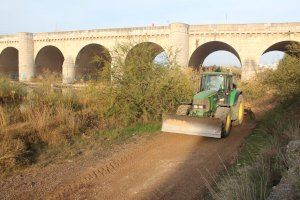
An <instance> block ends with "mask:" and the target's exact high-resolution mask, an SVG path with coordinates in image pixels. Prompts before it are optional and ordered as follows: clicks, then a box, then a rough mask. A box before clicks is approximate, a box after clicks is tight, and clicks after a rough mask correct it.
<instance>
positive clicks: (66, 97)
mask: <svg viewBox="0 0 300 200" xmlns="http://www.w3.org/2000/svg"><path fill="white" fill-rule="evenodd" d="M132 47H133V45H132V44H123V45H120V46H119V47H118V48H116V50H115V58H116V59H115V60H116V63H113V66H114V68H113V69H112V70H108V69H103V70H101V71H100V72H99V73H100V78H99V79H98V80H95V81H90V82H88V84H87V86H86V87H83V88H79V89H72V88H57V87H55V86H54V85H53V84H52V81H53V80H54V79H49V80H45V81H43V82H42V83H40V84H38V85H35V86H34V87H27V88H25V87H24V86H22V85H20V84H19V83H16V82H14V83H11V82H9V81H8V80H7V79H0V99H3V101H2V102H4V101H5V102H9V101H13V102H12V104H8V103H5V104H4V103H2V105H0V167H1V171H2V172H6V171H9V170H11V169H14V168H16V167H20V166H24V165H25V166H26V165H28V164H32V163H36V162H38V161H39V158H46V157H48V158H49V159H50V158H51V159H54V158H53V157H55V156H53V155H48V156H44V155H45V154H47V152H52V154H54V155H58V154H63V153H65V152H68V151H71V152H70V153H69V154H70V155H74V154H76V153H74V151H75V152H76V151H78V149H77V150H73V149H72V147H73V146H74V148H80V147H78V146H76V145H77V144H80V143H82V144H84V145H85V146H94V145H91V144H87V143H98V145H99V146H101V145H102V143H103V145H105V143H108V140H106V139H105V138H110V139H112V140H120V139H123V140H125V139H128V138H129V137H132V136H133V135H134V134H131V133H132V132H139V131H138V130H144V129H143V128H141V126H145V127H147V124H153V123H154V124H155V123H156V122H157V121H159V122H160V120H161V115H162V113H163V112H172V111H174V110H175V109H176V107H177V105H178V104H180V102H181V101H184V100H185V99H187V98H190V97H191V95H192V93H193V84H192V82H191V81H190V79H189V78H188V76H187V75H185V74H184V73H183V71H181V70H180V69H179V67H178V66H177V65H176V63H175V62H174V61H173V60H172V59H170V60H169V63H168V64H164V65H163V66H162V65H159V64H157V63H155V62H153V53H152V52H151V51H149V49H148V47H147V48H141V49H139V50H138V51H136V52H135V51H133V52H131V56H132V57H131V59H129V60H128V59H127V60H125V59H124V58H125V56H124V55H125V53H127V51H128V50H129V49H131V48H132ZM95 60H96V61H97V59H95V58H94V61H95ZM104 67H105V66H104ZM109 76H110V78H109ZM110 79H111V80H110ZM12 91H15V92H14V93H13V94H12ZM1 92H2V93H1ZM17 100H18V102H17V103H16V101H17ZM0 103H1V102H0ZM135 125H138V128H137V129H138V130H136V129H135V128H133V129H134V130H131V129H130V130H129V129H128V127H135ZM155 127H156V126H155ZM154 129H155V130H157V128H152V129H151V130H154ZM115 130H117V131H115ZM122 130H124V131H122ZM145 130H148V129H145ZM109 134H112V135H117V136H108V135H109ZM122 134H123V135H124V136H122ZM95 137H96V138H97V139H95ZM88 138H93V139H88ZM78 141H81V142H78ZM16 146H17V147H16ZM96 146H97V145H96ZM14 147H16V148H14ZM50 149H52V150H53V151H52V150H51V151H50ZM54 149H56V150H55V151H54ZM71 149H72V150H71ZM54 152H55V153H54Z"/></svg>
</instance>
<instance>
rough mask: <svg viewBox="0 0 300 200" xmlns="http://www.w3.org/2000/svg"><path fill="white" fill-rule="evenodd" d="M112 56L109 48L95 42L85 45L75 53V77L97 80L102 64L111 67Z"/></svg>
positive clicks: (77, 78)
mask: <svg viewBox="0 0 300 200" xmlns="http://www.w3.org/2000/svg"><path fill="white" fill-rule="evenodd" d="M111 61H112V57H111V55H110V53H109V50H108V49H107V48H106V47H104V46H102V45H100V44H96V43H91V44H88V45H85V46H84V47H83V48H82V49H81V50H80V51H79V52H78V54H77V56H76V61H75V79H76V80H79V79H83V80H97V79H98V77H99V71H101V70H102V69H103V67H104V66H107V67H109V68H110V67H111Z"/></svg>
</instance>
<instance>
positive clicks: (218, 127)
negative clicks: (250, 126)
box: [162, 72, 244, 138]
mask: <svg viewBox="0 0 300 200" xmlns="http://www.w3.org/2000/svg"><path fill="white" fill-rule="evenodd" d="M243 118H244V101H243V96H242V91H240V90H237V84H236V81H235V77H234V76H233V75H232V74H230V73H223V72H205V73H203V74H202V76H201V84H200V91H199V92H198V93H197V94H195V95H194V97H193V100H192V102H191V103H187V104H184V105H180V106H179V107H178V109H177V112H176V115H164V116H163V124H162V131H164V132H171V133H181V134H188V135H199V136H206V137H214V138H221V137H226V136H228V135H229V133H230V130H231V126H232V125H241V124H242V122H243Z"/></svg>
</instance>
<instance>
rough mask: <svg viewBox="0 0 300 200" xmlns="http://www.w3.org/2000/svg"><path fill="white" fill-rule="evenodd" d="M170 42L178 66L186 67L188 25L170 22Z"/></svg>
mask: <svg viewBox="0 0 300 200" xmlns="http://www.w3.org/2000/svg"><path fill="white" fill-rule="evenodd" d="M169 37H170V44H171V45H172V48H173V49H172V51H174V52H176V60H177V63H178V64H179V66H181V67H187V66H188V63H189V25H188V24H184V23H172V24H170V36H169Z"/></svg>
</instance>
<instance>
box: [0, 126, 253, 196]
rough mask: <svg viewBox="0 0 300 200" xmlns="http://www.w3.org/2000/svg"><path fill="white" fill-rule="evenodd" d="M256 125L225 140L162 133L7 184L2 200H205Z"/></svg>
mask: <svg viewBox="0 0 300 200" xmlns="http://www.w3.org/2000/svg"><path fill="white" fill-rule="evenodd" d="M251 126H252V125H251V123H250V122H249V121H248V122H246V123H244V124H243V126H241V127H238V128H233V130H232V133H231V135H230V136H229V137H227V138H225V139H213V138H204V137H197V136H187V135H179V134H166V133H164V134H158V135H157V136H155V137H154V138H153V139H151V140H150V141H149V140H148V141H146V142H145V141H144V142H141V143H138V144H136V145H133V146H132V147H131V148H128V149H126V150H124V151H121V152H119V153H117V154H115V155H114V156H112V157H110V158H109V159H106V160H105V162H104V161H97V159H95V160H93V161H91V160H85V161H82V162H80V163H72V164H70V165H60V166H54V167H49V169H42V170H40V171H38V172H35V171H34V170H33V171H30V172H28V173H26V174H23V175H17V176H15V177H10V178H9V179H7V180H1V181H0V188H2V189H1V190H2V191H1V194H0V199H29V198H30V199H118V200H119V199H199V198H201V194H202V193H203V189H205V181H204V180H208V181H211V176H213V175H214V174H216V173H218V172H219V171H220V170H223V169H224V166H223V163H228V162H232V161H233V158H234V156H235V155H236V154H237V150H238V148H239V147H240V146H241V145H242V143H243V140H244V138H245V137H246V136H247V135H248V134H249V133H250V132H251ZM87 163H88V164H87Z"/></svg>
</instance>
